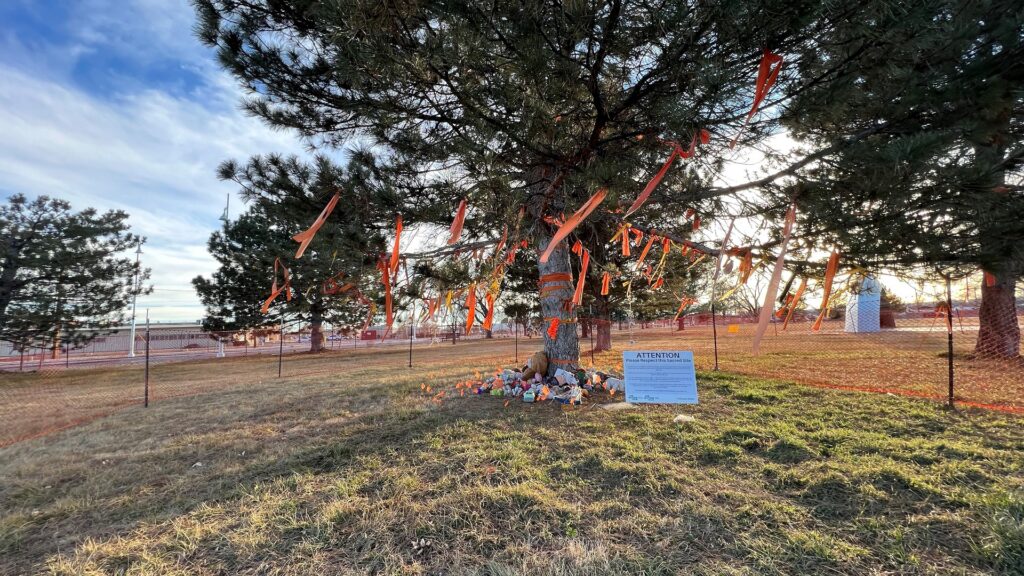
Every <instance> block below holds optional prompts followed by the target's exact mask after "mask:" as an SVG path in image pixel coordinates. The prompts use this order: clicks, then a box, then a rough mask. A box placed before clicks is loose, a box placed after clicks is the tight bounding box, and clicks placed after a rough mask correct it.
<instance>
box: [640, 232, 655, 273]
mask: <svg viewBox="0 0 1024 576" xmlns="http://www.w3.org/2000/svg"><path fill="white" fill-rule="evenodd" d="M654 238H655V237H654V235H651V236H648V237H647V244H645V245H644V249H643V250H641V251H640V258H638V259H637V261H636V269H637V270H639V269H640V267H641V266H642V265H643V263H644V259H645V258H647V253H648V252H650V251H651V246H652V245H653V244H654Z"/></svg>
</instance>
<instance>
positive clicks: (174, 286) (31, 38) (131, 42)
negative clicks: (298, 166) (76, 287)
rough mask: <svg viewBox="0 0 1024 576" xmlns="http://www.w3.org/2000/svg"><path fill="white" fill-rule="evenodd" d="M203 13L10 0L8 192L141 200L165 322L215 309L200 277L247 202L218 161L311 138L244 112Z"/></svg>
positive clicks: (0, 66) (4, 94) (2, 81)
mask: <svg viewBox="0 0 1024 576" xmlns="http://www.w3.org/2000/svg"><path fill="white" fill-rule="evenodd" d="M194 20H195V16H194V14H193V11H192V8H191V6H190V5H189V3H188V1H187V0H65V1H58V0H2V1H0V131H2V132H3V138H0V195H2V197H3V198H7V197H8V196H10V195H11V194H14V193H19V192H20V193H24V194H26V195H28V196H32V197H34V196H38V195H43V194H46V195H50V196H56V197H60V198H64V199H67V200H69V201H70V202H71V203H72V205H73V206H74V207H75V208H77V209H81V208H85V207H87V206H94V207H96V208H100V209H109V208H118V209H123V210H125V211H127V212H128V213H129V214H130V215H131V218H130V222H131V224H132V228H133V229H134V231H136V232H138V233H140V234H143V235H145V236H146V237H147V238H148V243H147V245H146V246H145V247H144V248H143V251H144V255H143V259H144V263H145V265H146V266H148V267H150V268H152V270H153V285H154V287H155V292H154V294H153V295H152V296H149V297H146V298H144V299H140V302H139V308H140V310H142V309H145V308H150V310H151V317H152V318H153V319H155V320H160V321H185V320H198V319H199V318H201V317H202V313H203V311H202V306H200V305H199V302H198V299H197V298H196V297H195V294H194V293H193V292H192V289H191V285H190V283H189V280H190V279H191V278H192V277H194V276H195V275H197V274H209V273H210V272H212V271H213V269H214V267H215V264H214V261H213V260H212V258H210V256H209V255H208V254H207V252H206V240H207V238H208V237H209V235H210V232H211V231H213V230H214V229H215V228H217V227H218V225H219V222H218V217H219V216H220V214H221V212H222V210H223V207H224V201H225V196H226V194H229V193H231V194H232V195H233V197H232V200H231V206H232V214H233V215H235V214H237V213H238V210H239V208H240V207H241V205H242V204H241V201H240V200H239V199H238V197H237V196H234V192H235V188H234V187H233V186H231V185H230V184H229V183H224V182H220V181H218V180H217V178H216V176H215V169H216V167H217V165H218V164H219V163H220V162H221V161H223V160H226V159H228V158H235V159H239V160H244V159H245V158H247V157H249V156H251V155H253V154H259V153H267V152H280V153H296V154H302V153H303V150H304V145H303V143H302V142H301V141H300V140H299V139H298V137H297V136H296V135H295V134H292V133H288V132H281V131H274V130H270V129H269V128H267V127H265V126H264V125H262V124H261V123H260V122H259V121H258V120H256V119H254V118H249V117H248V116H246V115H245V114H244V113H242V112H241V111H240V110H239V107H238V103H239V99H240V98H241V97H242V92H241V90H240V89H239V88H238V86H237V84H236V83H235V82H234V80H233V79H232V78H230V77H229V76H228V75H227V74H226V73H224V72H223V71H221V70H220V69H219V68H218V67H217V65H216V62H215V59H214V55H213V53H212V51H210V50H209V49H207V48H206V47H205V46H202V45H201V44H200V43H199V41H198V40H196V38H195V37H194V35H193V34H192V26H193V24H194Z"/></svg>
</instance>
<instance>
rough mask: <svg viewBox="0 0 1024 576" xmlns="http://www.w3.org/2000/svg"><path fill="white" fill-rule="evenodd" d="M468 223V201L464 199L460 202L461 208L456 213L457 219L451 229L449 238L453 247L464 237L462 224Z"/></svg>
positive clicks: (453, 221) (449, 242)
mask: <svg viewBox="0 0 1024 576" xmlns="http://www.w3.org/2000/svg"><path fill="white" fill-rule="evenodd" d="M465 221H466V199H465V198H463V199H462V201H461V202H459V208H458V210H456V211H455V219H454V220H452V226H451V228H449V232H451V236H450V237H449V238H448V244H449V245H452V244H455V243H456V242H458V241H459V238H460V237H462V224H463V222H465Z"/></svg>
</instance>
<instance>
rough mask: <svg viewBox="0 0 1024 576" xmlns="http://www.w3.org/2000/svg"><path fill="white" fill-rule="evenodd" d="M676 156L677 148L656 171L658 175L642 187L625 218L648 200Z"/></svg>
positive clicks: (677, 154)
mask: <svg viewBox="0 0 1024 576" xmlns="http://www.w3.org/2000/svg"><path fill="white" fill-rule="evenodd" d="M676 156H679V153H678V147H675V148H673V149H672V152H671V153H670V154H669V155H668V158H667V159H666V160H665V163H664V164H662V165H661V169H660V170H658V173H657V174H655V175H654V178H651V180H650V181H649V182H648V183H647V186H644V189H643V191H642V192H640V195H639V196H637V197H636V200H634V201H633V204H631V205H630V207H629V208H628V209H627V210H626V216H629V215H630V214H632V213H633V212H636V211H637V210H639V209H640V207H641V206H643V204H644V202H646V201H647V198H649V197H650V195H651V193H652V192H654V189H655V188H657V187H658V184H660V183H661V181H662V179H663V178H665V175H666V174H668V169H669V168H671V167H672V163H673V162H675V160H676Z"/></svg>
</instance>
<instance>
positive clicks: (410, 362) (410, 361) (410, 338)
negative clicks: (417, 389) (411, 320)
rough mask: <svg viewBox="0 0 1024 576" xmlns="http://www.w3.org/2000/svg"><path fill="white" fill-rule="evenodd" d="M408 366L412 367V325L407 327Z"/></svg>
mask: <svg viewBox="0 0 1024 576" xmlns="http://www.w3.org/2000/svg"><path fill="white" fill-rule="evenodd" d="M408 329H409V368H412V325H411V324H410V325H409V327H408Z"/></svg>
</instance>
